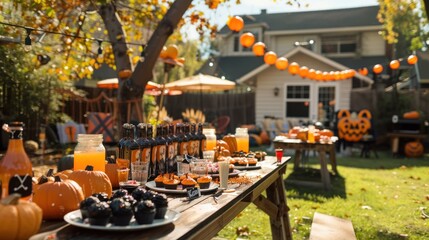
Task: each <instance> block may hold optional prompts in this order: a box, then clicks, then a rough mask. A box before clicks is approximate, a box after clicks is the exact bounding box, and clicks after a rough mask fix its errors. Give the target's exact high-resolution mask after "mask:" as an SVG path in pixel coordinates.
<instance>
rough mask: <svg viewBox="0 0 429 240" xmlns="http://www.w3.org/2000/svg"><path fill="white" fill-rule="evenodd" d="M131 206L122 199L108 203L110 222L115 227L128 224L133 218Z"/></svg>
mask: <svg viewBox="0 0 429 240" xmlns="http://www.w3.org/2000/svg"><path fill="white" fill-rule="evenodd" d="M131 206H132V205H131V204H130V203H129V202H127V201H125V200H124V199H122V198H115V199H113V200H112V202H110V209H111V210H112V218H111V221H112V223H113V224H114V225H116V226H127V225H128V224H130V221H131V218H132V217H133V209H132V208H131Z"/></svg>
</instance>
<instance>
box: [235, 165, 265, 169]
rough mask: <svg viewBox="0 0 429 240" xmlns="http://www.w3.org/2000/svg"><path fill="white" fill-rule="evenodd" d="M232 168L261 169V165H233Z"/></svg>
mask: <svg viewBox="0 0 429 240" xmlns="http://www.w3.org/2000/svg"><path fill="white" fill-rule="evenodd" d="M234 168H235V169H238V170H257V169H261V166H259V164H256V165H255V166H249V165H247V166H234Z"/></svg>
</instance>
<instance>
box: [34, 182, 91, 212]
mask: <svg viewBox="0 0 429 240" xmlns="http://www.w3.org/2000/svg"><path fill="white" fill-rule="evenodd" d="M83 199H84V197H83V191H82V188H81V187H80V186H79V184H77V182H75V181H73V180H64V181H63V180H61V178H60V177H59V176H55V181H54V182H46V183H43V184H42V185H40V186H39V188H38V190H37V191H36V192H35V193H34V195H33V202H34V203H36V204H37V205H38V206H39V207H40V208H41V209H42V210H43V219H62V218H63V217H64V215H65V214H66V213H68V212H71V211H74V210H76V209H79V203H80V202H81V201H83Z"/></svg>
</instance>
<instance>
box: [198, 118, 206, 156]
mask: <svg viewBox="0 0 429 240" xmlns="http://www.w3.org/2000/svg"><path fill="white" fill-rule="evenodd" d="M197 137H198V142H199V149H200V150H199V152H200V159H203V158H204V155H203V152H204V151H205V150H206V140H207V138H206V135H204V134H203V124H202V123H198V131H197Z"/></svg>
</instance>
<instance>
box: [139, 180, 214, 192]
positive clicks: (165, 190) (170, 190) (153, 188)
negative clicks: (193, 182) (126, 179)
mask: <svg viewBox="0 0 429 240" xmlns="http://www.w3.org/2000/svg"><path fill="white" fill-rule="evenodd" d="M179 186H180V185H179ZM146 187H147V188H149V189H151V190H154V191H156V192H162V193H172V194H186V189H179V188H178V189H166V188H163V187H156V185H155V182H154V181H150V182H147V183H146ZM218 187H219V185H218V184H216V183H213V182H211V183H210V186H209V188H206V189H200V192H201V193H206V192H211V191H214V190H216V189H217V188H218Z"/></svg>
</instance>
